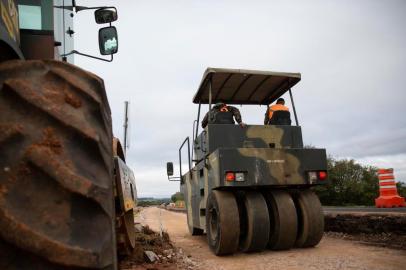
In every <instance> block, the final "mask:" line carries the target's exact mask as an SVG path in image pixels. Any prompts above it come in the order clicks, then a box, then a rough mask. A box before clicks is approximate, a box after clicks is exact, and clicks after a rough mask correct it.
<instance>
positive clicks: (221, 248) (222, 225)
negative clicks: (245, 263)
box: [206, 190, 240, 255]
mask: <svg viewBox="0 0 406 270" xmlns="http://www.w3.org/2000/svg"><path fill="white" fill-rule="evenodd" d="M206 233H207V242H208V244H209V247H210V249H211V250H212V251H213V253H214V254H216V255H227V254H232V253H234V252H236V251H237V250H238V238H239V235H240V220H239V215H238V206H237V201H236V199H235V196H234V194H233V193H231V192H227V191H219V190H213V191H212V192H211V193H210V194H209V197H208V198H207V205H206Z"/></svg>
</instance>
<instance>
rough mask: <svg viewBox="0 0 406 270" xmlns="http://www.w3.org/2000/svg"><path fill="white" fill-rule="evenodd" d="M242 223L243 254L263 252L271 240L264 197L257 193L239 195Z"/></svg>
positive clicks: (241, 243) (241, 241)
mask: <svg viewBox="0 0 406 270" xmlns="http://www.w3.org/2000/svg"><path fill="white" fill-rule="evenodd" d="M238 197H239V211H240V221H241V223H240V224H241V234H240V249H241V251H243V252H254V251H261V250H263V249H265V248H266V246H267V244H268V240H269V230H270V226H269V214H268V207H267V205H266V201H265V199H264V196H262V194H261V193H259V192H256V191H246V192H241V193H240V194H239V196H238Z"/></svg>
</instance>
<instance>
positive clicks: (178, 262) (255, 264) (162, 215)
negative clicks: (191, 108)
mask: <svg viewBox="0 0 406 270" xmlns="http://www.w3.org/2000/svg"><path fill="white" fill-rule="evenodd" d="M136 221H137V222H139V223H141V224H142V225H144V226H146V225H147V226H149V227H150V228H151V229H152V230H154V231H156V232H158V234H159V232H161V231H163V232H167V233H168V235H169V237H170V239H171V241H172V245H173V250H174V251H173V252H174V254H172V256H171V257H175V258H174V259H173V260H172V261H170V262H169V261H166V260H165V262H164V263H155V264H142V265H136V264H131V258H130V259H129V260H130V263H127V264H126V266H127V268H125V269H211V270H213V269H224V270H225V269H287V270H296V269H368V270H370V269H377V270H378V269H404V266H405V265H406V250H404V249H396V248H386V247H382V246H377V245H366V244H363V242H362V239H359V238H354V237H353V238H351V237H346V236H345V234H341V233H326V234H325V236H324V237H323V239H322V241H321V243H320V244H319V245H318V246H317V247H315V248H307V249H292V250H288V251H271V250H266V251H263V252H259V253H249V254H246V253H237V254H234V255H232V256H224V257H218V256H215V255H213V253H211V251H210V250H209V247H208V245H207V243H206V236H205V235H203V236H191V235H190V234H189V231H188V228H187V221H186V215H185V214H184V213H176V212H173V211H167V210H165V209H161V208H158V207H148V208H143V209H142V210H141V211H140V212H139V213H138V214H137V216H136ZM348 239H351V240H348ZM360 240H361V241H360Z"/></svg>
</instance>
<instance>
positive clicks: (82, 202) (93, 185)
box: [0, 60, 117, 270]
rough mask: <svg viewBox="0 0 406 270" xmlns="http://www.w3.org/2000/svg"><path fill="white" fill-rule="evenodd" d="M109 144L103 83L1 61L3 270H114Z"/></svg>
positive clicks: (70, 69) (60, 69)
mask: <svg viewBox="0 0 406 270" xmlns="http://www.w3.org/2000/svg"><path fill="white" fill-rule="evenodd" d="M111 142H112V129H111V116H110V108H109V105H108V102H107V97H106V92H105V89H104V85H103V81H102V80H101V79H100V78H98V77H97V76H95V75H93V74H91V73H89V72H86V71H84V70H82V69H79V68H77V67H75V66H73V65H70V64H67V63H63V62H57V61H20V60H17V61H9V62H4V63H1V64H0V153H1V155H0V254H1V256H0V269H13V270H14V269H18V270H26V269H27V270H28V269H30V270H33V269H64V270H66V269H116V265H117V262H116V261H117V259H116V240H115V233H114V207H113V206H114V202H113V199H114V198H113V187H112V183H113V158H112V143H111Z"/></svg>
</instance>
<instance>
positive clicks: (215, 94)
mask: <svg viewBox="0 0 406 270" xmlns="http://www.w3.org/2000/svg"><path fill="white" fill-rule="evenodd" d="M300 78H301V75H300V73H284V72H272V71H259V70H246V69H223V68H207V69H206V72H205V73H204V75H203V79H202V81H201V83H200V86H199V89H198V90H197V93H196V94H195V96H194V98H193V103H201V104H209V103H210V91H211V103H217V102H225V103H227V104H261V105H267V104H271V103H272V102H273V101H275V100H276V99H277V98H279V97H280V96H282V95H283V94H284V93H285V92H286V91H288V90H289V89H290V88H292V87H293V86H294V85H295V84H297V83H298V82H299V81H300Z"/></svg>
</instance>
